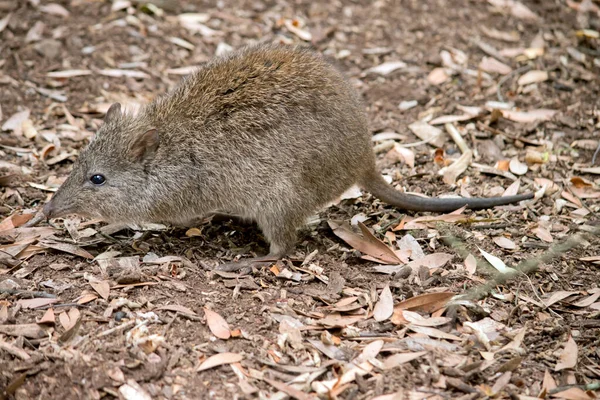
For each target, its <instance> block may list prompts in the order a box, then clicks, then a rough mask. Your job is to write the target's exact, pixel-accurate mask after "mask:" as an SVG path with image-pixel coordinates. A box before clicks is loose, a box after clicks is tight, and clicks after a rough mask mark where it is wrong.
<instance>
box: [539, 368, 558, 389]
mask: <svg viewBox="0 0 600 400" xmlns="http://www.w3.org/2000/svg"><path fill="white" fill-rule="evenodd" d="M542 388H543V389H544V390H546V392H549V391H551V390H552V389H555V388H556V381H555V380H554V378H553V377H552V375H550V371H548V370H547V369H546V372H544V380H543V382H542Z"/></svg>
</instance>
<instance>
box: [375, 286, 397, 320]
mask: <svg viewBox="0 0 600 400" xmlns="http://www.w3.org/2000/svg"><path fill="white" fill-rule="evenodd" d="M393 313H394V298H393V297H392V292H391V291H390V286H389V285H385V287H384V288H383V290H382V291H381V294H380V295H379V301H378V302H377V304H375V308H374V309H373V318H374V319H375V321H377V322H381V321H385V320H386V319H388V318H389V317H391V316H392V314H393Z"/></svg>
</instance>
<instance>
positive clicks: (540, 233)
mask: <svg viewBox="0 0 600 400" xmlns="http://www.w3.org/2000/svg"><path fill="white" fill-rule="evenodd" d="M531 232H532V233H533V234H534V235H535V236H537V237H538V238H539V239H541V240H543V241H544V242H546V243H552V242H553V241H554V239H552V234H551V233H550V231H549V230H548V229H546V228H543V227H541V226H538V227H537V228H534V229H532V230H531Z"/></svg>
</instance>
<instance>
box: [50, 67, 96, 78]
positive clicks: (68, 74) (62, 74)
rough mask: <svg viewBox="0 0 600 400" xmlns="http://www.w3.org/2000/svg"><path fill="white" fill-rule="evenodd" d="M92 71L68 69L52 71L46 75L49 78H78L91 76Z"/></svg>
mask: <svg viewBox="0 0 600 400" xmlns="http://www.w3.org/2000/svg"><path fill="white" fill-rule="evenodd" d="M91 74H92V71H90V70H89V69H68V70H64V71H52V72H48V73H47V74H46V76H47V77H49V78H63V79H64V78H74V77H76V76H86V75H91Z"/></svg>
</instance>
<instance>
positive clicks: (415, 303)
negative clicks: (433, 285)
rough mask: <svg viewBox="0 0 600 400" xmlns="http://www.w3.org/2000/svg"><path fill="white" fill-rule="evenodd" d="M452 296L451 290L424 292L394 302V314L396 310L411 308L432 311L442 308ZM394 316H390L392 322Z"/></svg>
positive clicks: (425, 311) (426, 311)
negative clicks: (396, 302)
mask: <svg viewBox="0 0 600 400" xmlns="http://www.w3.org/2000/svg"><path fill="white" fill-rule="evenodd" d="M452 297H454V293H452V292H438V293H425V294H421V295H418V296H414V297H411V298H410V299H406V300H404V301H401V302H400V303H398V304H396V305H395V306H394V316H395V314H396V310H412V311H421V312H424V313H432V312H434V311H436V310H439V309H440V308H443V307H444V306H445V305H446V304H447V303H448V301H450V299H451V298H452ZM394 316H392V322H394Z"/></svg>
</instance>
